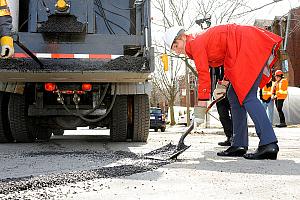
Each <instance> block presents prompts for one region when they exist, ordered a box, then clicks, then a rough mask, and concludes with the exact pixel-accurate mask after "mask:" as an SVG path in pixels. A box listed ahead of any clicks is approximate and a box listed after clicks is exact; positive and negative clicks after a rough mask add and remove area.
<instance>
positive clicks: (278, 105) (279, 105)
mask: <svg viewBox="0 0 300 200" xmlns="http://www.w3.org/2000/svg"><path fill="white" fill-rule="evenodd" d="M283 102H284V99H276V100H275V104H276V108H277V111H278V114H279V119H280V124H285V117H284V113H283V111H282V107H283Z"/></svg>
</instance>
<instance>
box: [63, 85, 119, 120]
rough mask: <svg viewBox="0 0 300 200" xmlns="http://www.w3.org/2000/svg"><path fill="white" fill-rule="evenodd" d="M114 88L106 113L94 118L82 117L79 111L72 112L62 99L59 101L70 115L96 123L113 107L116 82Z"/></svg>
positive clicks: (115, 95)
mask: <svg viewBox="0 0 300 200" xmlns="http://www.w3.org/2000/svg"><path fill="white" fill-rule="evenodd" d="M114 90H115V93H114V96H113V99H112V102H111V104H110V106H109V108H108V109H107V110H106V113H105V114H104V115H101V116H100V117H98V118H96V119H88V118H86V117H84V115H82V114H80V113H74V112H72V111H71V110H70V109H69V108H68V107H67V106H66V105H65V103H64V101H63V100H62V101H61V104H62V105H63V107H64V109H65V110H66V111H67V112H69V113H71V114H72V115H74V116H76V117H79V118H80V119H82V120H84V121H86V122H91V123H96V122H99V121H101V120H102V119H104V118H105V117H106V116H107V115H108V114H109V113H110V111H111V109H112V108H113V105H114V104H115V101H116V97H117V84H115V87H114ZM59 96H60V93H59Z"/></svg>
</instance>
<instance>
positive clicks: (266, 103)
mask: <svg viewBox="0 0 300 200" xmlns="http://www.w3.org/2000/svg"><path fill="white" fill-rule="evenodd" d="M273 84H274V83H273V81H272V79H271V80H270V82H269V83H267V85H265V86H264V87H263V88H262V89H260V90H259V96H260V100H261V103H262V105H263V107H264V108H265V110H266V112H267V115H268V118H269V120H270V122H271V124H273V115H274V99H273V98H271V97H272V92H273Z"/></svg>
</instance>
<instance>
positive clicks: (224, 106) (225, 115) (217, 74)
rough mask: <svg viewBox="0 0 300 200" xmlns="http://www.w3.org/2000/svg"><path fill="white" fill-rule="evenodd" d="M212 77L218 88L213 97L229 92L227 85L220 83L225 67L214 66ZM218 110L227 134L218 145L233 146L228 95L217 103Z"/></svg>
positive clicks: (216, 97)
mask: <svg viewBox="0 0 300 200" xmlns="http://www.w3.org/2000/svg"><path fill="white" fill-rule="evenodd" d="M211 71H212V77H213V78H212V79H214V81H213V82H214V83H213V85H216V89H214V93H213V97H214V98H215V99H218V98H219V97H220V95H224V93H226V92H227V87H226V86H222V84H219V82H220V81H222V80H223V78H224V67H223V66H220V67H217V68H212V69H211ZM216 107H217V111H218V114H219V119H220V122H221V124H222V126H223V129H224V133H225V136H226V140H225V141H224V142H219V143H218V145H220V146H231V139H232V135H233V134H232V119H231V110H230V104H229V101H228V98H227V96H226V95H225V98H223V99H222V100H221V101H218V102H217V103H216Z"/></svg>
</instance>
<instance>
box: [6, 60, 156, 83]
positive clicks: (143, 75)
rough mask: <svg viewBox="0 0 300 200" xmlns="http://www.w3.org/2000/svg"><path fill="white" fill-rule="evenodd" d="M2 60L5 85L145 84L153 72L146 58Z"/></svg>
mask: <svg viewBox="0 0 300 200" xmlns="http://www.w3.org/2000/svg"><path fill="white" fill-rule="evenodd" d="M40 61H41V62H42V63H43V64H44V66H43V68H41V67H40V66H39V64H37V63H36V62H35V61H34V60H33V59H30V58H19V59H7V60H4V59H0V66H1V67H0V73H1V76H0V81H2V82H52V81H53V82H142V81H145V80H146V79H147V78H148V76H149V74H150V73H151V72H150V68H149V64H148V62H147V61H146V58H144V57H132V56H121V57H118V58H116V59H114V60H107V59H106V60H105V59H40Z"/></svg>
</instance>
